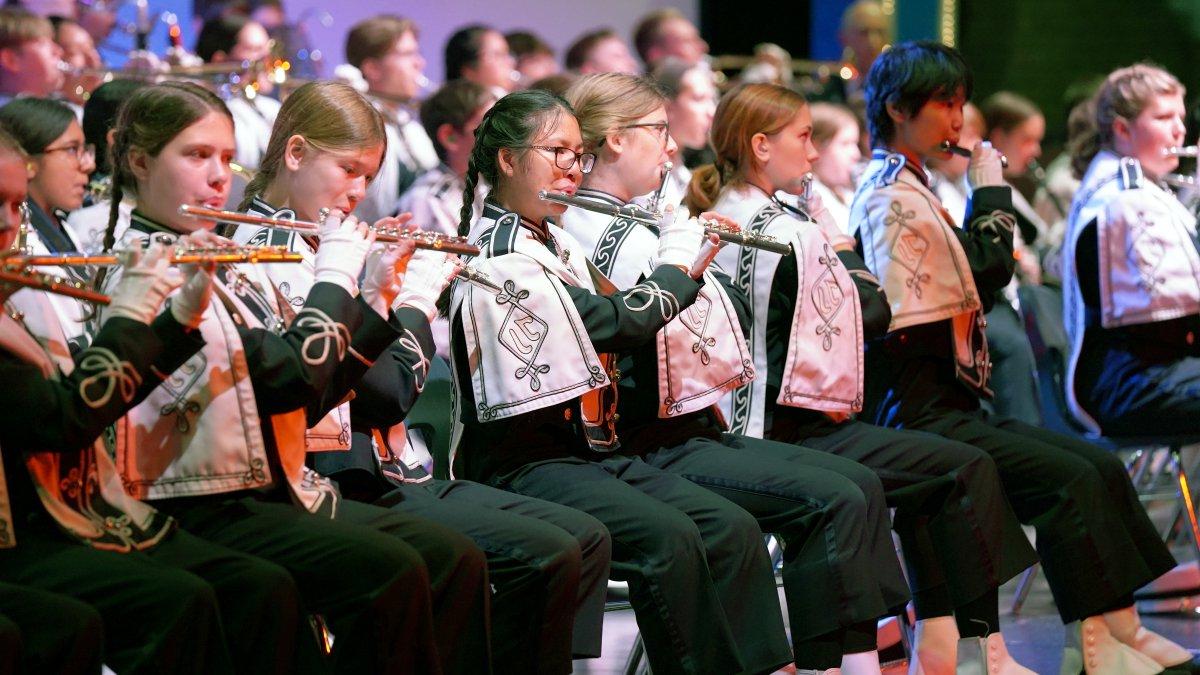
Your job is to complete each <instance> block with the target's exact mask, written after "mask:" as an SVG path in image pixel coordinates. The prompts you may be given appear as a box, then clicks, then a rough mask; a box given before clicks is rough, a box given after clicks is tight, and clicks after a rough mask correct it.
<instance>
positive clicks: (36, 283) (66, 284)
mask: <svg viewBox="0 0 1200 675" xmlns="http://www.w3.org/2000/svg"><path fill="white" fill-rule="evenodd" d="M0 285H8V286H21V287H23V288H36V289H38V290H40V291H46V292H47V293H54V294H56V295H65V296H67V297H68V298H75V299H76V300H83V301H84V302H90V303H93V304H96V305H107V304H108V303H109V302H110V298H109V297H108V296H107V295H104V294H103V293H97V292H96V291H93V290H92V289H90V288H88V287H87V285H86V284H84V283H83V282H80V281H67V280H66V279H63V278H62V277H56V276H54V275H52V274H43V273H41V272H36V271H34V270H24V271H17V270H11V269H0Z"/></svg>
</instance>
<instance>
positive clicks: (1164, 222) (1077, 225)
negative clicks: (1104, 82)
mask: <svg viewBox="0 0 1200 675" xmlns="http://www.w3.org/2000/svg"><path fill="white" fill-rule="evenodd" d="M1093 220H1094V221H1096V244H1097V246H1096V250H1097V252H1098V255H1099V260H1098V261H1097V270H1098V275H1099V281H1100V314H1099V317H1098V318H1099V323H1100V326H1102V327H1104V328H1118V327H1121V326H1133V325H1140V324H1147V323H1155V322H1158V321H1168V320H1171V319H1177V318H1179V317H1183V316H1189V315H1193V314H1198V313H1200V254H1197V251H1196V244H1195V238H1196V218H1195V216H1193V215H1192V214H1191V213H1190V212H1189V211H1188V210H1187V209H1186V208H1185V207H1184V206H1183V204H1181V203H1180V202H1179V200H1178V199H1176V198H1175V196H1174V195H1173V194H1171V193H1170V192H1168V191H1167V190H1165V189H1163V188H1162V187H1160V186H1159V185H1157V184H1155V183H1153V182H1152V181H1149V180H1147V179H1146V178H1145V177H1144V176H1143V175H1142V169H1141V165H1140V164H1138V162H1137V160H1136V159H1133V158H1130V157H1125V158H1122V157H1118V156H1117V155H1115V154H1114V153H1112V152H1109V151H1107V150H1104V151H1101V152H1100V153H1099V154H1097V155H1096V157H1095V158H1094V159H1093V160H1092V163H1091V165H1090V166H1089V167H1088V170H1087V173H1086V174H1085V175H1084V177H1083V182H1082V184H1081V185H1080V188H1079V191H1078V192H1076V197H1075V201H1074V203H1073V204H1072V205H1071V213H1070V216H1069V217H1068V220H1067V236H1066V248H1065V251H1064V252H1063V256H1062V265H1063V280H1064V282H1065V283H1064V285H1065V289H1064V291H1065V292H1064V295H1063V310H1064V318H1065V321H1066V328H1067V336H1068V337H1069V338H1070V341H1071V358H1070V361H1069V365H1068V370H1067V400H1068V403H1069V405H1070V408H1071V411H1072V412H1073V413H1074V415H1075V416H1076V417H1077V418H1078V419H1079V420H1080V421H1081V422H1082V423H1084V424H1085V425H1087V426H1088V427H1089V428H1091V429H1093V430H1095V431H1098V430H1099V427H1098V426H1097V425H1096V423H1095V421H1094V420H1092V418H1091V417H1090V416H1089V415H1088V414H1087V413H1086V412H1085V411H1084V410H1083V409H1082V408H1081V407H1080V406H1079V403H1078V401H1077V400H1076V398H1075V387H1074V379H1075V368H1076V366H1077V363H1078V359H1079V352H1080V349H1081V348H1082V346H1083V337H1084V333H1085V331H1086V329H1087V328H1088V323H1089V321H1088V318H1089V317H1088V316H1087V310H1086V307H1085V305H1084V302H1083V295H1082V293H1081V291H1080V286H1079V276H1078V272H1077V270H1076V265H1075V250H1076V246H1077V245H1078V242H1079V236H1080V234H1081V233H1082V232H1083V230H1084V229H1085V227H1086V226H1087V225H1088V223H1090V222H1092V221H1093Z"/></svg>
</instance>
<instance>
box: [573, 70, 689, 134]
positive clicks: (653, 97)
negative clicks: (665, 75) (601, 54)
mask: <svg viewBox="0 0 1200 675" xmlns="http://www.w3.org/2000/svg"><path fill="white" fill-rule="evenodd" d="M565 98H566V99H567V102H568V103H570V104H571V107H572V108H573V109H574V110H575V117H576V118H577V119H578V120H579V131H580V132H581V133H582V134H583V147H584V149H585V150H588V151H591V152H595V151H596V150H598V149H599V148H600V146H602V145H604V139H605V138H606V137H607V136H608V134H610V133H613V132H614V131H616V130H617V129H618V128H619V127H620V126H621V125H622V124H629V123H631V122H634V121H636V120H637V119H638V118H639V117H645V116H646V115H649V114H650V113H652V112H654V110H655V109H656V108H659V107H660V106H664V105H666V103H667V97H666V95H665V94H663V92H662V90H661V89H659V88H658V85H656V84H655V83H654V82H653V81H652V80H650V79H648V78H645V77H635V76H633V75H625V74H623V73H597V74H595V75H587V76H584V77H581V78H579V79H578V80H576V81H575V83H574V84H572V85H571V87H570V88H569V89H567V93H566V95H565Z"/></svg>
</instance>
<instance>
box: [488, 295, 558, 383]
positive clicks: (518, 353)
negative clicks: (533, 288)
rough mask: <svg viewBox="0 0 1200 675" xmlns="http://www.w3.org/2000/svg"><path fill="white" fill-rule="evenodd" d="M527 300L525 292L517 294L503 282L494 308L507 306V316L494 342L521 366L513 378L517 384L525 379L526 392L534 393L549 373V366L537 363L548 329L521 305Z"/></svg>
mask: <svg viewBox="0 0 1200 675" xmlns="http://www.w3.org/2000/svg"><path fill="white" fill-rule="evenodd" d="M528 297H529V291H525V290H517V285H516V283H514V282H513V281H512V280H511V279H509V280H507V281H505V282H504V290H503V292H500V293H497V294H496V304H498V305H509V308H508V314H507V315H506V316H505V317H504V321H503V322H501V324H500V334H499V335H498V336H497V339H498V340H499V341H500V344H501V345H502V346H503V347H504V348H505V349H507V350H508V351H509V352H510V353H511V354H512V355H513V356H515V357H517V358H518V359H519V360H520V361H521V362H522V363H524V364H525V365H523V366H521V367H520V368H517V369H516V371H515V372H513V376H514V377H516V378H517V380H523V379H525V378H526V377H529V388H530V389H531V390H533V391H538V390H540V389H541V388H542V379H541V377H540V376H541V375H545V374H546V373H549V372H550V364H548V363H538V362H537V358H538V354H539V353H540V352H541V351H542V346H543V345H544V344H545V342H546V335H547V334H548V333H549V330H550V325H549V324H548V323H546V321H545V320H544V319H542V318H541V317H539V316H537V315H536V314H534V313H533V312H531V311H529V309H527V308H526V307H525V306H524V305H522V304H521V301H522V300H524V299H525V298H528Z"/></svg>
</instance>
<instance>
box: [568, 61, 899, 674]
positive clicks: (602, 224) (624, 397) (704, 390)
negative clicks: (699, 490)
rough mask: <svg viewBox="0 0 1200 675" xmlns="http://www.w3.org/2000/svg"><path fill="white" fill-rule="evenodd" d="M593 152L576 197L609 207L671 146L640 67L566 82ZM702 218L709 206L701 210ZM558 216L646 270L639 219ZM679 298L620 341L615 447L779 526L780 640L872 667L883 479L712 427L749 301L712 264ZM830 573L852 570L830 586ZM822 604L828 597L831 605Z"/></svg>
mask: <svg viewBox="0 0 1200 675" xmlns="http://www.w3.org/2000/svg"><path fill="white" fill-rule="evenodd" d="M567 100H568V102H570V103H571V105H572V107H573V108H574V109H575V112H576V115H577V117H578V119H579V123H580V126H581V127H582V133H583V141H584V148H585V149H586V150H589V151H592V152H594V153H595V154H596V163H595V165H594V166H593V167H592V171H591V173H588V174H587V175H585V176H584V178H583V184H582V186H581V187H580V189H579V192H578V196H580V197H584V198H587V199H592V200H596V201H598V202H600V203H602V204H606V205H610V206H623V205H626V204H628V203H629V200H630V199H631V198H632V197H633V196H634V195H636V194H640V193H642V192H645V191H646V190H648V189H653V187H654V186H656V185H657V184H658V182H659V178H658V177H659V175H660V174H661V172H662V165H663V163H664V162H666V161H667V157H668V156H670V155H671V154H673V153H674V150H675V146H674V143H673V142H672V141H671V138H670V135H669V134H668V133H667V112H666V103H667V99H666V97H665V96H664V94H663V93H662V92H661V91H659V90H658V89H657V88H656V87H655V86H654V84H653V83H652V82H651V81H649V80H647V79H644V78H637V77H633V76H630V75H622V74H617V73H607V74H603V75H590V76H585V77H583V78H581V79H580V80H579V81H578V82H577V83H576V84H575V85H574V86H572V87H571V89H570V90H569V91H568V92H567ZM703 215H704V216H706V217H712V215H713V214H711V213H706V214H703ZM561 222H562V226H563V228H564V229H565V230H566V231H567V233H568V234H571V235H572V236H574V237H575V238H576V239H578V241H579V243H580V244H582V246H583V248H584V250H585V251H589V252H590V254H591V260H592V262H593V263H594V264H595V265H596V268H597V269H598V270H599V271H600V272H601V273H603V274H604V275H605V276H606V277H608V278H609V279H611V280H612V282H613V284H614V285H615V286H616V287H618V288H622V289H627V288H630V287H632V286H634V285H636V284H637V283H638V282H639V281H640V280H641V279H642V277H643V276H646V275H649V274H650V273H652V272H653V267H652V265H651V261H650V260H648V259H647V255H646V253H647V252H648V251H651V250H653V249H654V247H655V246H656V245H657V232H656V231H655V230H654V229H652V227H653V226H646V225H643V224H638V223H636V222H634V221H631V220H628V219H624V218H620V217H616V218H614V217H612V216H609V215H605V214H600V213H593V212H590V211H586V210H584V209H582V208H578V207H570V208H568V209H567V212H566V213H564V214H563V216H562V219H561ZM703 280H704V286H703V288H702V289H701V291H700V293H701V294H700V297H699V299H698V300H697V303H696V305H694V306H693V307H694V308H695V309H694V310H693V309H689V310H685V311H683V312H681V313H680V315H679V316H678V317H677V318H676V319H675V320H674V321H672V322H671V323H669V324H667V326H666V327H665V328H664V329H662V330H661V331H660V332H659V335H658V336H657V337H656V339H655V340H654V341H652V342H647V343H646V344H644V345H641V346H640V347H637V348H635V349H631V350H627V351H624V352H623V353H622V354H621V355H620V361H619V362H618V364H617V367H618V369H619V370H620V372H621V378H620V381H619V387H618V392H619V394H618V397H617V411H616V413H617V415H618V416H619V419H618V422H617V425H616V426H617V434H618V437H619V439H620V448H619V449H618V450H617V452H618V453H620V454H622V455H626V456H630V457H637V458H639V459H641V460H642V461H644V462H646V463H647V464H648V465H650V466H653V467H655V468H658V469H661V470H663V471H666V472H669V473H672V474H675V475H678V476H682V477H684V478H687V479H688V480H689V481H692V482H693V483H696V484H698V485H701V486H703V487H704V488H706V489H708V490H711V491H713V492H714V493H716V494H719V495H721V496H722V497H724V498H726V499H728V500H730V501H732V502H733V503H735V504H738V505H739V506H741V507H742V508H744V509H746V511H748V512H749V513H750V514H752V515H753V516H754V517H755V518H756V519H757V520H758V523H759V525H760V526H761V527H762V529H763V530H764V531H767V532H774V533H777V534H778V535H780V536H781V537H782V538H783V539H784V540H785V541H786V542H787V546H786V548H785V551H784V567H783V583H784V589H785V593H786V597H787V608H788V615H789V617H790V619H791V620H790V624H789V625H790V627H791V637H792V652H793V656H794V658H795V664H796V666H797V667H798V668H801V669H803V670H802V672H812V671H824V670H825V669H827V668H837V667H838V666H839V665H840V666H841V668H842V672H843V673H846V674H847V675H852V674H858V673H878V672H879V655H878V654H877V653H876V651H875V642H876V639H875V633H876V620H877V619H879V618H881V617H883V616H885V615H887V614H889V613H891V612H898V611H900V608H901V607H902V606H903V605H904V604H905V602H907V599H908V593H907V592H906V589H905V588H904V578H903V576H902V574H901V572H900V566H899V564H898V563H897V561H896V555H895V552H894V547H893V545H892V539H891V535H890V533H889V532H888V530H889V527H890V521H889V518H888V513H887V505H886V504H885V502H884V495H883V486H882V485H880V482H879V479H878V478H876V477H875V476H874V475H872V473H871V472H870V470H868V469H867V468H865V467H863V466H861V465H859V464H858V463H856V462H854V461H852V460H845V459H841V458H838V457H832V456H830V455H828V454H825V453H822V452H818V451H815V450H809V449H807V448H798V447H796V446H793V445H790V444H784V443H775V442H772V441H764V440H762V439H759V438H752V437H749V436H744V435H742V434H731V433H723V427H724V424H723V421H722V418H721V414H720V412H719V411H718V410H717V408H716V404H717V402H718V401H719V400H720V398H721V397H722V396H723V395H724V394H725V393H726V392H728V391H731V390H733V389H736V388H737V387H738V386H740V385H742V384H744V383H745V382H747V381H748V380H750V379H753V378H755V377H756V376H757V375H756V373H755V372H754V366H753V364H752V363H751V360H752V359H753V355H752V353H751V351H750V349H749V347H747V345H746V342H745V340H743V339H741V337H742V319H743V318H746V319H747V320H748V318H749V317H747V316H746V314H748V311H749V307H748V305H749V301H748V299H747V298H746V296H745V295H744V294H743V293H742V291H741V290H740V289H737V288H735V287H734V286H733V283H732V281H731V280H730V279H729V277H728V276H727V275H725V274H724V273H723V272H719V271H713V272H712V273H711V274H705V275H704V277H703ZM833 579H854V580H855V581H854V583H853V586H852V587H850V588H844V587H842V586H840V585H839V584H838V583H835V582H833V581H832V580H833ZM832 608H837V609H836V610H834V609H832Z"/></svg>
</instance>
